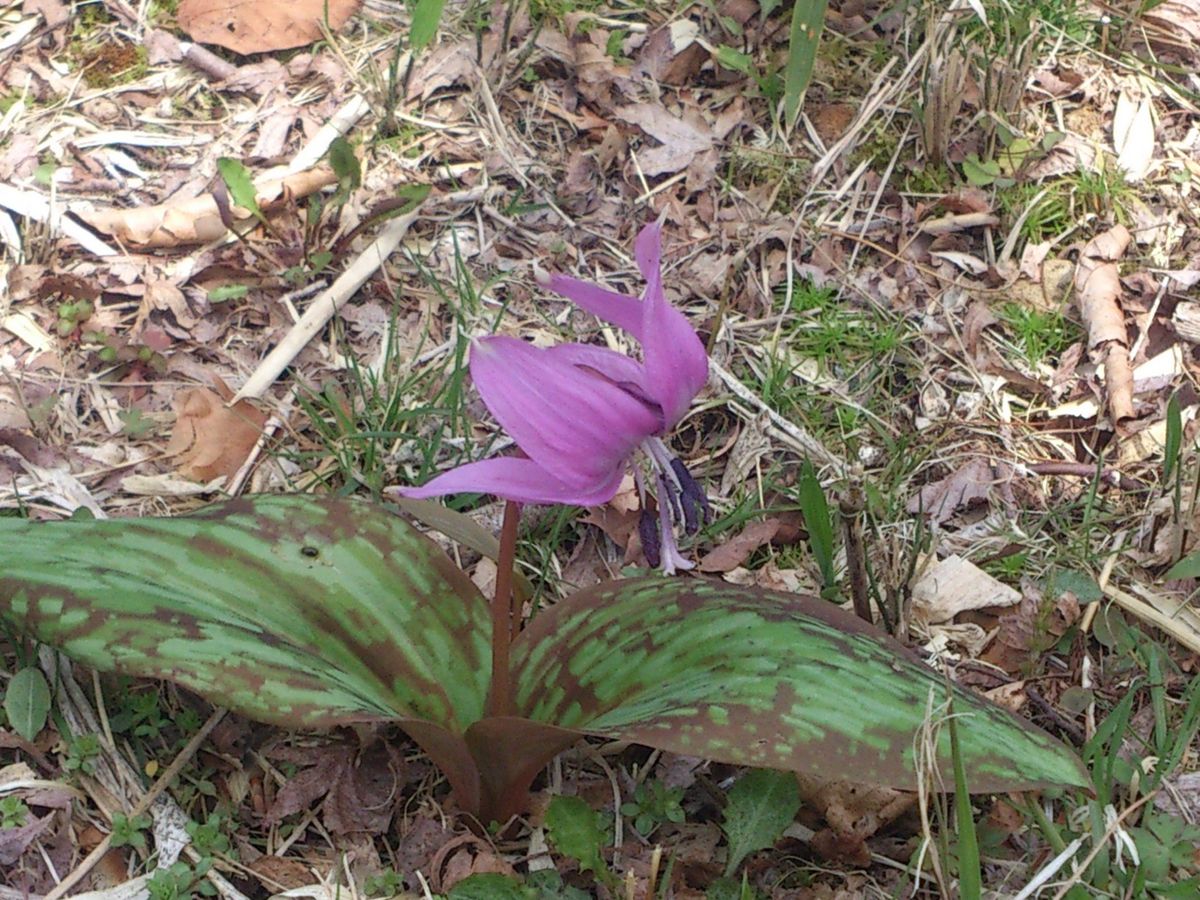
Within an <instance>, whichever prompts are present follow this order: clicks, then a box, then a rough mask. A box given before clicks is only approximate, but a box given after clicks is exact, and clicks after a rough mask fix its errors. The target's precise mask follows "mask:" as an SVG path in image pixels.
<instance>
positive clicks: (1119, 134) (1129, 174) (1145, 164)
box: [1112, 91, 1154, 183]
mask: <svg viewBox="0 0 1200 900" xmlns="http://www.w3.org/2000/svg"><path fill="white" fill-rule="evenodd" d="M1112 130H1113V149H1114V150H1116V151H1117V168H1119V169H1120V170H1121V171H1122V172H1124V173H1125V180H1126V181H1128V182H1130V183H1135V182H1138V181H1141V180H1142V179H1143V178H1145V177H1146V174H1147V173H1148V172H1149V171H1150V164H1151V163H1152V162H1153V161H1154V109H1153V106H1152V104H1151V103H1150V98H1149V97H1142V98H1141V99H1140V100H1135V99H1134V98H1133V97H1132V96H1131V95H1130V94H1129V92H1127V91H1121V94H1120V96H1119V97H1118V98H1117V106H1116V109H1114V110H1113V123H1112Z"/></svg>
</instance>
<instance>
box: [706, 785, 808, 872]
mask: <svg viewBox="0 0 1200 900" xmlns="http://www.w3.org/2000/svg"><path fill="white" fill-rule="evenodd" d="M799 811H800V789H799V786H798V785H797V784H796V777H795V776H794V775H792V774H791V773H790V772H772V771H768V770H766V769H756V770H754V771H752V772H748V773H747V774H745V775H743V776H742V777H741V778H739V779H738V781H737V782H736V783H735V784H734V786H733V787H732V788H730V789H729V794H728V796H727V797H726V802H725V810H724V812H723V814H722V822H721V830H722V831H723V832H724V833H725V840H726V855H725V872H724V876H725V877H726V878H729V877H731V876H732V875H733V874H734V873H735V872H736V871H737V870H738V867H739V866H740V865H741V864H742V861H743V860H744V859H745V858H746V857H747V856H749V855H750V854H751V853H754V852H755V851H757V850H765V849H766V848H767V847H772V846H774V844H775V842H776V841H777V840H779V838H780V837H781V836H782V835H783V832H784V831H785V830H787V827H788V826H789V825H791V824H792V821H793V820H794V819H795V818H796V813H797V812H799Z"/></svg>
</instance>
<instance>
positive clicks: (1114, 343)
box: [1075, 225, 1133, 425]
mask: <svg viewBox="0 0 1200 900" xmlns="http://www.w3.org/2000/svg"><path fill="white" fill-rule="evenodd" d="M1131 240H1132V235H1130V233H1129V230H1128V229H1127V228H1126V227H1125V226H1124V225H1117V226H1116V227H1115V228H1111V229H1109V230H1108V231H1106V232H1104V233H1103V234H1098V235H1096V237H1094V238H1092V239H1091V240H1090V241H1088V243H1087V245H1086V246H1085V247H1084V248H1083V253H1082V254H1081V255H1080V257H1079V266H1078V268H1076V270H1075V300H1076V302H1077V303H1078V304H1079V314H1080V316H1082V318H1083V321H1084V324H1085V325H1087V329H1088V350H1089V351H1091V354H1092V360H1093V362H1095V363H1097V364H1100V363H1103V364H1104V370H1105V382H1106V384H1107V389H1108V410H1109V415H1110V417H1111V418H1112V422H1113V425H1118V424H1120V423H1121V422H1123V421H1125V420H1126V419H1131V418H1133V370H1132V368H1131V366H1130V363H1129V343H1128V341H1129V336H1128V334H1127V332H1126V331H1125V316H1124V313H1123V312H1122V311H1121V306H1120V303H1119V300H1120V296H1121V276H1120V273H1119V271H1118V269H1117V260H1118V259H1120V258H1121V256H1122V255H1123V254H1124V253H1125V250H1126V248H1128V246H1129V242H1130V241H1131Z"/></svg>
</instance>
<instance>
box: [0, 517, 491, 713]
mask: <svg viewBox="0 0 1200 900" xmlns="http://www.w3.org/2000/svg"><path fill="white" fill-rule="evenodd" d="M0 618H5V619H8V620H9V621H11V622H12V623H13V624H15V625H16V626H17V627H18V628H19V629H22V630H24V631H26V632H28V633H29V634H31V635H33V636H34V637H36V638H37V639H38V640H41V641H45V642H46V643H50V644H54V645H55V646H57V647H60V648H62V650H63V651H64V652H65V653H67V655H69V656H72V657H74V658H75V659H77V660H79V661H81V662H84V663H86V664H88V665H91V666H93V667H95V668H98V669H103V670H113V671H118V672H123V673H126V674H131V675H142V676H148V677H153V678H167V679H170V680H172V681H177V682H179V683H180V684H183V685H185V686H186V687H189V688H191V689H192V690H195V691H197V692H198V693H200V694H202V695H204V696H205V697H206V698H208V699H209V700H211V701H213V702H214V703H219V704H222V705H224V706H228V707H229V708H231V709H234V710H236V711H238V712H241V713H243V714H245V715H248V716H251V717H253V718H256V719H260V720H262V721H266V722H273V723H277V724H281V725H285V726H289V727H297V726H327V725H332V724H335V723H340V722H348V721H367V720H384V719H399V720H407V719H412V718H420V719H425V720H428V721H429V722H430V723H433V724H432V728H433V731H431V734H433V733H436V732H437V731H438V729H442V730H449V731H450V732H457V733H459V734H461V733H462V732H463V731H464V730H465V729H466V727H467V726H468V725H469V724H470V723H472V722H474V721H475V720H477V719H478V718H479V717H480V716H481V715H482V712H483V703H484V698H485V697H486V695H487V673H488V671H489V668H490V663H489V659H490V651H489V649H488V643H487V623H488V616H487V605H486V601H485V600H484V599H483V597H482V596H481V595H480V594H479V592H478V591H477V590H476V589H475V587H474V586H473V585H472V584H471V583H470V581H469V580H468V579H467V577H466V576H465V575H464V574H463V573H462V572H460V571H459V570H458V569H456V568H455V567H454V566H453V565H452V564H451V563H450V561H449V560H448V559H446V557H445V555H444V554H443V553H442V551H441V550H440V549H439V548H438V547H437V546H436V545H435V544H434V543H433V542H432V541H430V540H429V539H428V538H426V537H424V536H423V535H421V534H420V533H419V532H417V531H416V530H415V529H413V528H412V527H411V526H410V525H408V524H407V523H406V522H404V521H403V520H402V519H400V518H398V517H396V516H393V515H390V514H388V513H387V512H385V511H383V510H382V509H380V508H379V507H377V506H371V505H368V504H365V503H359V502H355V501H349V500H333V499H322V498H315V497H308V496H263V497H258V498H253V499H242V500H231V501H229V502H226V503H220V504H216V505H214V506H210V507H207V508H206V509H203V510H201V511H200V512H198V513H196V514H194V515H189V516H181V517H177V518H170V519H166V518H163V519H132V520H129V519H127V520H71V521H63V522H52V523H37V522H29V521H26V520H22V519H8V518H3V519H0Z"/></svg>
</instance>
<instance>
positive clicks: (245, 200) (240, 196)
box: [217, 156, 263, 219]
mask: <svg viewBox="0 0 1200 900" xmlns="http://www.w3.org/2000/svg"><path fill="white" fill-rule="evenodd" d="M217 172H218V173H219V174H220V176H221V180H222V181H224V182H225V188H226V189H227V190H228V191H229V196H230V197H232V198H233V202H234V203H236V204H237V205H238V206H240V207H241V208H242V209H245V210H247V211H249V212H250V213H252V214H253V215H254V217H255V218H256V219H262V218H263V212H262V209H261V208H259V205H258V191H257V190H256V189H255V187H254V179H253V178H251V177H250V170H249V169H247V168H246V167H245V166H243V165H242V164H241V163H240V162H238V161H237V160H236V159H232V158H231V157H228V156H222V157H220V158H219V159H218V160H217Z"/></svg>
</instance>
